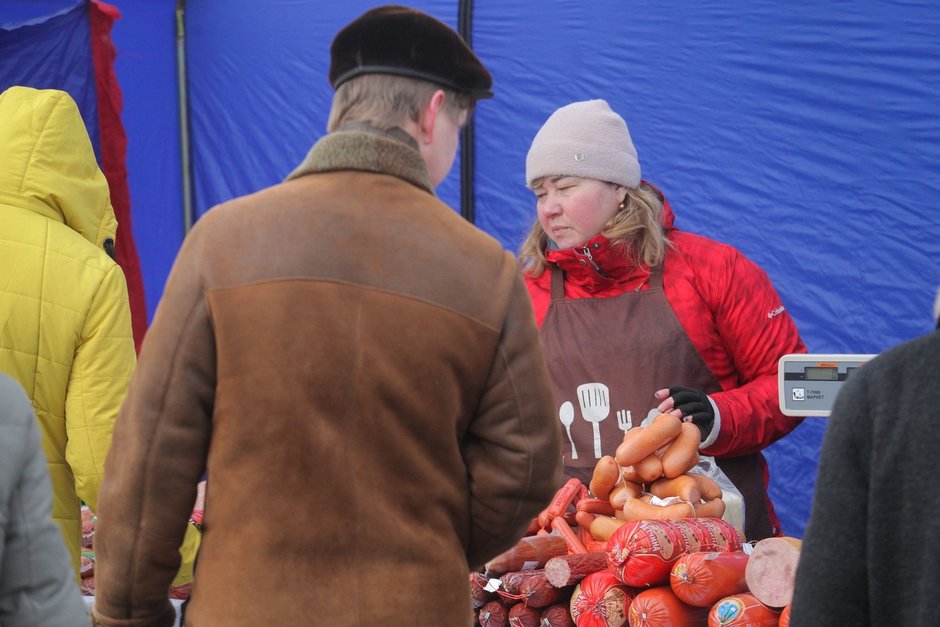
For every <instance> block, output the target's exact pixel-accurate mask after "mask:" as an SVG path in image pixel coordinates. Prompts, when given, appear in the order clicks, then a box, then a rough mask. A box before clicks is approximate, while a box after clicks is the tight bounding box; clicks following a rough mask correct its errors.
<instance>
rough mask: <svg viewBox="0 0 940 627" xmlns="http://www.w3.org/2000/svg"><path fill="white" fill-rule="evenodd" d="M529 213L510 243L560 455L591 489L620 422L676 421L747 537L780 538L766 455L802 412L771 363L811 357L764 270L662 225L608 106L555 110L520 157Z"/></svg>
mask: <svg viewBox="0 0 940 627" xmlns="http://www.w3.org/2000/svg"><path fill="white" fill-rule="evenodd" d="M526 182H527V184H528V185H529V187H530V188H531V189H532V190H533V191H534V192H535V195H536V198H537V203H536V204H537V213H538V219H537V220H536V221H535V224H534V225H533V227H532V231H531V232H530V234H529V236H528V237H527V239H526V240H525V242H524V243H523V245H522V248H521V250H520V258H521V261H522V264H523V267H524V271H525V274H526V281H527V285H528V289H529V294H530V296H531V299H532V304H533V308H534V310H535V315H536V318H537V320H538V323H539V325H540V327H541V333H542V340H543V343H544V347H545V354H546V359H547V360H548V362H549V369H550V371H551V374H552V379H553V385H554V392H555V400H556V403H557V405H558V407H559V419H560V421H561V424H562V428H563V430H564V432H565V436H566V439H565V447H564V462H565V466H566V469H567V472H568V474H569V475H571V476H578V477H581V478H582V479H583V480H585V481H586V482H587V480H589V478H590V473H591V471H592V469H593V467H594V464H595V463H596V462H597V459H599V458H600V457H601V456H602V455H612V454H613V453H614V451H615V449H616V447H617V445H618V444H619V443H620V442H621V441H622V440H623V434H624V432H625V431H626V430H627V429H629V428H630V426H631V425H637V424H640V422H641V421H642V420H643V419H644V418H646V416H647V415H648V414H650V413H660V412H675V413H677V414H681V415H682V416H683V420H687V421H688V420H691V421H692V422H694V423H695V424H696V425H697V426H698V427H699V429H700V430H701V432H702V444H701V451H702V453H703V454H705V455H711V456H714V457H716V458H717V461H718V465H719V467H720V468H721V469H722V470H723V471H724V472H725V474H727V475H728V477H729V478H730V479H731V480H732V481H733V482H734V484H735V486H736V487H737V488H738V489H739V490H740V491H741V493H742V495H743V496H744V500H745V511H746V522H745V534H746V536H747V539H748V540H760V539H762V538H765V537H768V536H772V535H780V528H779V521H778V520H777V517H776V515H775V513H774V510H773V505H772V504H771V502H770V500H769V498H768V496H767V483H768V472H767V464H766V461H765V460H764V457H763V455H762V454H761V450H762V449H763V448H764V447H766V446H769V445H770V444H771V443H773V442H775V441H776V440H778V439H780V438H781V437H783V436H785V435H786V434H788V433H789V432H790V431H792V430H793V429H795V428H796V427H797V425H799V423H800V421H801V420H802V419H800V418H789V417H786V416H784V415H783V414H782V413H781V411H780V407H779V403H778V400H777V379H776V375H777V361H778V360H779V358H780V357H781V356H782V355H784V354H787V353H802V352H806V347H805V345H804V343H803V341H802V340H801V339H800V336H799V333H798V331H797V329H796V326H795V325H794V323H793V320H792V319H791V318H790V316H789V314H788V313H787V311H786V309H785V308H784V306H783V304H782V302H781V300H780V296H779V295H778V294H777V292H776V290H775V289H774V287H773V285H772V284H771V282H770V279H769V278H768V277H767V274H766V273H765V272H764V271H763V270H761V268H760V267H758V266H757V265H756V264H755V263H754V262H752V261H750V260H749V259H747V258H746V257H745V256H744V255H743V254H742V253H741V252H739V251H738V250H736V249H735V248H733V247H732V246H729V245H726V244H722V243H720V242H716V241H714V240H710V239H708V238H705V237H701V236H698V235H693V234H691V233H686V232H683V231H680V230H678V229H676V228H675V227H674V226H673V219H674V217H673V212H672V208H671V207H670V206H669V203H668V202H667V201H666V199H665V197H664V196H663V194H662V193H661V192H660V191H659V190H658V189H656V188H655V187H653V186H652V185H650V184H649V183H647V182H646V181H643V180H642V179H641V178H640V164H639V161H638V160H637V154H636V150H635V149H634V147H633V142H632V140H631V139H630V134H629V131H628V129H627V125H626V123H625V122H624V120H623V118H621V117H620V116H619V115H618V114H616V113H615V112H613V111H612V110H611V109H610V107H609V106H608V104H607V103H606V102H605V101H603V100H591V101H585V102H575V103H572V104H569V105H567V106H565V107H562V108H560V109H558V110H557V111H555V113H553V114H552V115H551V117H549V119H548V120H547V121H546V122H545V124H544V125H543V126H542V128H541V129H540V130H539V132H538V133H537V134H536V136H535V139H534V140H533V142H532V146H531V148H530V149H529V153H528V155H527V157H526Z"/></svg>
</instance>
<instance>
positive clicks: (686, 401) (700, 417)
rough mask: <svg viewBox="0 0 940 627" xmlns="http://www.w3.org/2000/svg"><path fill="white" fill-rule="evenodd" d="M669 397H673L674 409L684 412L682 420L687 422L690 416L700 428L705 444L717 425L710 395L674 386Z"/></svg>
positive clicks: (671, 387) (693, 422)
mask: <svg viewBox="0 0 940 627" xmlns="http://www.w3.org/2000/svg"><path fill="white" fill-rule="evenodd" d="M669 396H671V397H672V403H673V407H674V408H675V409H678V410H679V411H681V412H682V419H683V420H685V418H686V416H688V417H689V418H690V420H691V422H692V424H694V425H695V426H696V427H698V428H699V431H701V432H702V441H703V442H704V441H705V438H707V437H708V434H709V433H711V431H712V427H713V426H714V425H715V410H714V409H713V408H712V404H711V401H709V400H708V394H706V393H705V392H702V391H701V390H695V389H693V388H686V387H682V386H679V385H673V386H670V387H669Z"/></svg>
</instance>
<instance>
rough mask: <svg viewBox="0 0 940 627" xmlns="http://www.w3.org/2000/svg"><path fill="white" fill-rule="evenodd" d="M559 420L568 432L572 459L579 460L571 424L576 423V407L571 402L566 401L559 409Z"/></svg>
mask: <svg viewBox="0 0 940 627" xmlns="http://www.w3.org/2000/svg"><path fill="white" fill-rule="evenodd" d="M558 418H559V420H561V424H563V425H565V431H567V432H568V441H569V442H571V459H578V449H576V448H575V447H574V438H572V437H571V424H572V423H573V422H574V405H572V404H571V401H565V402H564V403H562V404H561V407H559V408H558Z"/></svg>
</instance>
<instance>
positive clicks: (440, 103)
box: [418, 89, 446, 144]
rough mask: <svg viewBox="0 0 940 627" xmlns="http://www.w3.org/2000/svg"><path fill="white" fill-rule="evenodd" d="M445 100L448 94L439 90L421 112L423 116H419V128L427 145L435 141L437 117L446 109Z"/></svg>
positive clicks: (422, 139)
mask: <svg viewBox="0 0 940 627" xmlns="http://www.w3.org/2000/svg"><path fill="white" fill-rule="evenodd" d="M445 98H446V94H445V93H444V91H443V90H441V89H438V90H437V91H435V92H434V94H433V95H432V96H431V99H430V100H429V101H428V104H427V105H425V107H424V108H423V109H422V110H421V115H419V116H418V128H419V129H420V131H421V141H422V142H423V143H425V144H430V143H431V142H433V141H434V130H435V124H436V123H437V116H438V114H439V113H440V112H441V111H442V109H443V107H444V99H445Z"/></svg>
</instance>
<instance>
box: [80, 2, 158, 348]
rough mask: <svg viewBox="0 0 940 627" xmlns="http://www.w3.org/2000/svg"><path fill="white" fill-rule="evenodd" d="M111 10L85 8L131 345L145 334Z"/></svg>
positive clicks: (98, 5) (93, 5) (92, 4)
mask: <svg viewBox="0 0 940 627" xmlns="http://www.w3.org/2000/svg"><path fill="white" fill-rule="evenodd" d="M120 17H121V12H120V11H119V10H118V9H117V7H114V6H111V5H110V4H106V3H104V2H99V1H98V0H92V2H90V3H89V5H88V18H89V19H88V21H89V24H90V28H91V47H92V58H93V61H94V66H95V88H96V91H97V94H98V125H99V128H100V132H101V137H100V139H101V161H102V164H101V169H102V171H103V172H104V175H105V178H107V179H108V186H109V187H110V189H111V205H112V207H114V214H115V216H116V217H117V221H118V230H117V237H116V240H117V241H116V242H115V260H116V261H117V262H118V265H120V266H121V268H122V269H123V270H124V276H125V277H126V279H127V292H128V295H129V297H130V307H131V322H132V324H133V328H134V344H135V345H136V346H137V351H138V352H140V344H141V342H143V340H144V334H145V333H146V332H147V306H146V301H145V297H144V280H143V275H142V274H141V271H140V260H139V259H138V258H137V247H136V246H135V244H134V234H133V232H132V230H131V196H130V188H129V187H128V184H127V162H126V159H127V134H126V133H125V131H124V124H123V122H122V121H121V109H122V107H123V97H122V95H121V87H120V85H118V81H117V75H116V74H115V71H114V59H115V57H116V56H117V52H116V50H115V48H114V43H113V42H112V41H111V27H112V26H113V25H114V21H115V20H117V19H120Z"/></svg>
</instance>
